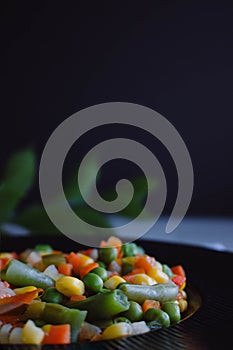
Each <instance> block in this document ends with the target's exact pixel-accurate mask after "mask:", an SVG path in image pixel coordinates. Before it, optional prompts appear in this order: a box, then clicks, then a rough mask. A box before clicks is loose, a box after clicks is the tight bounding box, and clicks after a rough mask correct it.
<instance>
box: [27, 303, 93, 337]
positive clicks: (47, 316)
mask: <svg viewBox="0 0 233 350" xmlns="http://www.w3.org/2000/svg"><path fill="white" fill-rule="evenodd" d="M86 314H87V311H80V310H76V309H70V308H67V307H65V306H63V305H59V304H54V303H46V302H41V301H38V302H37V301H36V302H34V303H31V304H30V305H29V306H28V308H27V310H26V311H25V313H24V314H23V316H22V319H23V320H28V319H31V320H41V321H44V322H46V323H51V324H65V323H69V324H70V326H71V340H72V342H76V341H77V337H78V333H79V330H80V328H81V326H82V324H83V322H84V320H85V317H86Z"/></svg>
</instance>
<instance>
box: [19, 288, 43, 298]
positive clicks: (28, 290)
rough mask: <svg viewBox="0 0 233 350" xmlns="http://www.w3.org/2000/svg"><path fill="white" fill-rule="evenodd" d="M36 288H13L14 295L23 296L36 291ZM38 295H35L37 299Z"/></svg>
mask: <svg viewBox="0 0 233 350" xmlns="http://www.w3.org/2000/svg"><path fill="white" fill-rule="evenodd" d="M36 289H37V288H36V287H34V286H27V287H22V288H15V289H14V292H15V294H17V295H18V294H24V293H27V292H32V291H33V290H36ZM37 296H38V295H36V296H35V297H37Z"/></svg>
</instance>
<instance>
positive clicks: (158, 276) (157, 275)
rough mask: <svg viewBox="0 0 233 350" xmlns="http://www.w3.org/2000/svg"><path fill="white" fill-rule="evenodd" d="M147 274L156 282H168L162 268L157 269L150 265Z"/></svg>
mask: <svg viewBox="0 0 233 350" xmlns="http://www.w3.org/2000/svg"><path fill="white" fill-rule="evenodd" d="M147 274H148V276H150V277H152V278H154V279H155V280H156V281H157V282H158V283H168V282H169V277H168V275H167V274H166V273H164V272H163V271H162V270H159V269H157V268H156V266H155V267H152V268H151V269H149V270H148V271H147Z"/></svg>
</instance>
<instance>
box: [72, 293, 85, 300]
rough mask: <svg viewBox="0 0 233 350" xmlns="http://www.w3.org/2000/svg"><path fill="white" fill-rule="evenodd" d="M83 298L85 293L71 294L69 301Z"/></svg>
mask: <svg viewBox="0 0 233 350" xmlns="http://www.w3.org/2000/svg"><path fill="white" fill-rule="evenodd" d="M83 299H86V296H85V295H76V294H75V295H72V296H71V297H70V301H79V300H83Z"/></svg>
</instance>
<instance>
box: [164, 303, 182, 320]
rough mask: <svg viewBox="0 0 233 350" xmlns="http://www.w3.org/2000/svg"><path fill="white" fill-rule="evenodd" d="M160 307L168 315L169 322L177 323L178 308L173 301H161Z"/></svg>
mask: <svg viewBox="0 0 233 350" xmlns="http://www.w3.org/2000/svg"><path fill="white" fill-rule="evenodd" d="M162 308H163V310H164V311H165V312H166V313H167V314H168V315H169V317H170V321H171V323H177V322H179V321H180V319H181V315H180V308H179V305H178V304H177V303H176V302H175V301H167V302H166V303H163V304H162Z"/></svg>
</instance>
